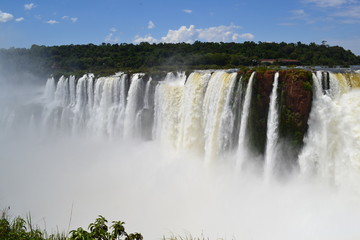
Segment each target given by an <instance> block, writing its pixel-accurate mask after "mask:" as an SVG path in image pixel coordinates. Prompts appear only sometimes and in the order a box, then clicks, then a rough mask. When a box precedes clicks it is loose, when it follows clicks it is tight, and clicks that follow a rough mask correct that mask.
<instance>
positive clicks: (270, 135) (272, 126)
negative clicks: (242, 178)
mask: <svg viewBox="0 0 360 240" xmlns="http://www.w3.org/2000/svg"><path fill="white" fill-rule="evenodd" d="M278 81H279V73H278V72H277V73H275V76H274V82H273V89H272V92H271V95H270V107H269V113H268V120H267V133H266V149H265V163H264V164H265V165H264V177H265V181H269V179H270V177H271V176H272V174H273V171H274V167H275V164H276V162H275V161H276V157H277V156H276V145H277V141H278V138H279V133H278V127H279V116H278V115H279V114H278V104H277V90H278Z"/></svg>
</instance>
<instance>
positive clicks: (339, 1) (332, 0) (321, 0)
mask: <svg viewBox="0 0 360 240" xmlns="http://www.w3.org/2000/svg"><path fill="white" fill-rule="evenodd" d="M305 1H306V2H308V3H313V4H315V5H316V6H318V7H339V6H343V5H346V4H349V3H355V2H356V0H305Z"/></svg>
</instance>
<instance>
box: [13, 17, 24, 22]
mask: <svg viewBox="0 0 360 240" xmlns="http://www.w3.org/2000/svg"><path fill="white" fill-rule="evenodd" d="M24 20H25V18H23V17H20V18H17V19H15V21H16V22H22V21H24Z"/></svg>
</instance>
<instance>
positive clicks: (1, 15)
mask: <svg viewBox="0 0 360 240" xmlns="http://www.w3.org/2000/svg"><path fill="white" fill-rule="evenodd" d="M13 18H14V16H13V15H12V14H10V13H6V12H2V11H1V10H0V22H3V23H5V22H8V21H10V20H12V19H13Z"/></svg>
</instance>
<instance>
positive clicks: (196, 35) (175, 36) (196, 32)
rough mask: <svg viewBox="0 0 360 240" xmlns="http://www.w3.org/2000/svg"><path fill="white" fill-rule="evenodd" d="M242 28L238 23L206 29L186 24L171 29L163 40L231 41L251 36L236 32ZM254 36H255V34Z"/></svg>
mask: <svg viewBox="0 0 360 240" xmlns="http://www.w3.org/2000/svg"><path fill="white" fill-rule="evenodd" d="M240 28H241V27H240V26H236V25H230V26H224V25H222V26H216V27H209V28H204V29H202V28H195V26H194V25H190V26H189V27H188V28H187V27H186V26H181V27H180V28H179V29H178V30H169V31H168V33H167V35H166V36H165V37H162V38H161V41H163V42H170V43H176V42H187V43H192V42H194V41H196V40H200V41H205V42H230V41H237V40H239V38H244V37H246V39H247V38H248V37H249V36H250V35H249V34H246V35H245V34H239V33H237V32H235V31H236V30H237V29H240ZM252 36H253V35H252ZM252 38H254V36H253V37H252Z"/></svg>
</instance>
